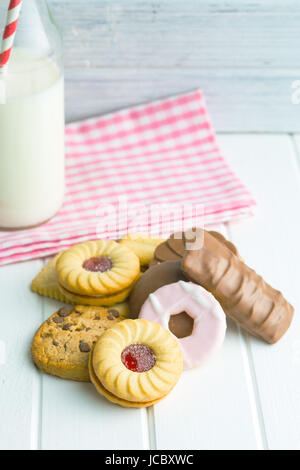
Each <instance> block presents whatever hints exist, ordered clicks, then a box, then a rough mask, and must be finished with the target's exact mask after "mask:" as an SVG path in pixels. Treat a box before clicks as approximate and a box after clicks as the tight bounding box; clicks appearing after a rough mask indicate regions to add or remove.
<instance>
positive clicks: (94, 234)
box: [0, 91, 255, 265]
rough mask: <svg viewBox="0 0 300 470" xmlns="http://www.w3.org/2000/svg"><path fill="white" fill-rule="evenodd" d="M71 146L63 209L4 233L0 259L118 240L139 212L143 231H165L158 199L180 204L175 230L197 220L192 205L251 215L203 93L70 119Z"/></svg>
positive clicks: (206, 212)
mask: <svg viewBox="0 0 300 470" xmlns="http://www.w3.org/2000/svg"><path fill="white" fill-rule="evenodd" d="M66 146H67V147H66V148H67V158H66V195H65V201H64V204H63V206H62V208H61V210H60V212H59V213H58V214H57V215H56V216H55V217H54V218H53V219H52V220H50V221H49V222H48V223H46V224H44V225H42V226H40V227H37V228H33V229H29V230H23V231H19V232H0V265H4V264H8V263H13V262H18V261H23V260H28V259H33V258H39V257H42V256H49V255H52V254H54V253H56V252H58V251H60V250H61V249H64V248H67V247H69V246H71V245H73V244H74V243H79V242H81V241H84V240H93V239H96V238H119V237H120V236H122V234H125V233H126V232H127V231H135V227H136V226H135V224H136V222H137V221H136V219H137V218H138V225H137V226H138V228H139V231H148V233H149V231H151V233H152V234H155V233H157V234H159V232H160V234H161V232H162V231H163V230H161V229H162V224H163V222H162V221H161V220H158V219H157V218H155V216H154V220H153V217H150V216H149V214H150V212H151V209H150V208H151V207H156V205H160V204H161V205H162V206H163V207H164V210H165V211H167V210H168V208H171V207H173V206H174V207H176V208H177V209H176V210H175V211H174V214H175V215H173V219H174V223H175V225H174V226H172V228H175V229H180V228H182V225H181V226H178V224H182V223H183V224H184V227H190V226H193V225H194V221H195V219H193V217H194V215H193V216H192V213H191V207H192V208H194V209H195V208H196V209H195V210H196V212H197V211H198V209H199V207H200V208H202V216H203V223H204V224H211V223H219V222H224V221H229V220H233V219H237V218H241V217H244V216H248V215H250V214H251V212H252V211H251V208H252V207H253V206H254V205H255V201H254V200H253V198H252V196H251V194H250V193H249V191H248V190H247V188H246V187H245V186H244V184H243V183H242V182H241V181H240V180H239V178H238V177H237V176H236V175H235V174H234V172H233V171H232V170H231V168H230V167H229V166H228V164H227V163H226V161H225V159H224V157H223V156H222V154H221V152H220V149H219V148H218V145H217V142H216V137H215V134H214V131H213V129H212V126H211V123H210V120H209V117H208V115H207V110H206V106H205V102H204V99H203V95H202V93H201V91H195V92H192V93H187V94H184V95H180V96H175V97H171V98H167V99H162V100H160V101H156V102H154V103H150V104H146V105H141V106H136V107H134V108H131V109H127V110H123V111H119V112H115V113H112V114H109V115H106V116H101V117H98V118H94V119H89V120H87V121H84V122H78V123H75V124H70V125H68V126H67V128H66ZM183 206H186V207H187V208H188V209H187V210H186V211H185V210H180V207H181V208H182V207H183ZM114 209H116V210H115V211H114ZM200 212H201V211H200ZM138 216H139V217H138ZM116 220H117V222H116ZM176 224H177V225H176ZM171 231H172V230H171Z"/></svg>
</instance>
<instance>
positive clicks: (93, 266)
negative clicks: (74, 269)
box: [82, 256, 113, 273]
mask: <svg viewBox="0 0 300 470" xmlns="http://www.w3.org/2000/svg"><path fill="white" fill-rule="evenodd" d="M112 266H113V264H112V261H111V259H110V258H108V257H107V256H95V257H93V258H89V259H86V260H85V261H84V263H83V264H82V267H83V269H85V270H86V271H92V272H93V273H96V272H100V273H105V272H106V271H109V270H110V269H111V268H112Z"/></svg>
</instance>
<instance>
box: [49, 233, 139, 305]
mask: <svg viewBox="0 0 300 470" xmlns="http://www.w3.org/2000/svg"><path fill="white" fill-rule="evenodd" d="M139 274H140V263H139V259H138V257H137V256H136V254H135V253H134V252H133V251H132V250H130V249H129V248H127V247H126V246H122V245H120V244H119V243H117V242H114V241H111V240H108V241H106V240H97V241H91V242H84V243H80V244H78V245H74V246H73V247H71V248H69V249H68V250H66V251H65V252H64V253H63V254H62V255H61V256H60V257H59V258H58V260H57V263H56V275H57V281H58V285H59V288H60V290H61V291H62V293H63V294H64V295H65V296H66V297H67V298H70V299H71V300H72V296H74V295H75V296H84V298H86V299H87V300H88V301H87V302H84V303H88V304H91V298H93V297H95V299H96V300H97V303H99V302H100V301H101V298H102V297H103V299H104V301H106V299H107V297H111V296H115V295H118V294H122V298H125V296H126V295H128V292H127V290H128V289H130V288H131V287H133V284H134V282H135V281H136V280H137V279H138V277H139ZM115 301H116V299H114V302H115ZM103 305H105V303H104V304H103Z"/></svg>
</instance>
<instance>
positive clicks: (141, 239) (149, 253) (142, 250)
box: [119, 233, 165, 269]
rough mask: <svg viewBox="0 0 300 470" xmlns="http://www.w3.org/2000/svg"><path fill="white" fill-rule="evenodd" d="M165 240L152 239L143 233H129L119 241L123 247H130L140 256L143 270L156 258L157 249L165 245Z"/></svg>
mask: <svg viewBox="0 0 300 470" xmlns="http://www.w3.org/2000/svg"><path fill="white" fill-rule="evenodd" d="M164 241H165V240H164V238H152V237H150V236H149V235H146V234H141V233H129V234H128V235H127V236H126V237H125V238H122V240H120V241H119V243H121V244H122V245H125V246H128V248H130V249H131V250H132V251H134V253H135V254H136V255H137V256H138V258H139V260H140V264H141V268H142V269H143V268H147V267H148V266H149V263H150V261H151V260H152V258H153V256H154V251H155V248H156V247H157V246H158V245H160V244H161V243H163V242H164Z"/></svg>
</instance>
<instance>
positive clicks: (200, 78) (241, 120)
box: [50, 0, 300, 132]
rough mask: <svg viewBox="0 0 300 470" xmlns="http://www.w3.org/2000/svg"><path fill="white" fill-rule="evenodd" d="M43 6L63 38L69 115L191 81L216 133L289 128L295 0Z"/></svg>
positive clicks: (68, 0)
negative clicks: (203, 100) (199, 90)
mask: <svg viewBox="0 0 300 470" xmlns="http://www.w3.org/2000/svg"><path fill="white" fill-rule="evenodd" d="M50 5H51V6H52V8H53V12H54V15H55V17H56V18H57V20H58V23H59V24H60V25H61V27H62V30H63V35H64V41H65V64H66V69H67V86H68V88H67V118H68V120H69V121H70V120H77V119H79V118H82V117H90V116H91V115H96V114H99V113H104V112H108V111H111V110H114V109H118V108H120V107H122V108H123V107H125V106H128V105H132V104H136V103H140V102H143V101H148V100H151V99H155V98H160V97H162V96H167V95H170V94H174V93H179V92H184V91H188V90H191V89H193V88H198V87H201V88H202V89H203V90H204V92H205V96H206V97H207V100H208V104H209V109H210V112H211V114H212V116H213V120H214V125H215V128H216V129H217V130H218V131H226V132H253V131H260V132H283V131H284V132H295V131H298V130H299V126H298V123H299V121H298V109H297V106H293V105H292V103H291V99H292V94H293V92H295V90H294V89H293V88H292V85H293V83H294V82H295V81H296V80H298V75H299V73H298V70H299V65H300V63H299V61H300V58H299V53H298V51H299V49H300V37H299V34H298V30H299V27H298V26H299V17H300V5H299V2H298V1H297V0H285V1H281V2H278V1H277V0H264V1H263V2H262V1H259V0H255V1H253V0H251V1H250V0H243V1H241V0H230V1H228V0H226V1H225V0H220V1H217V2H216V1H215V0H207V1H206V2H200V1H194V0H188V1H187V0H173V1H172V2H170V1H169V0H156V1H154V2H153V1H148V2H141V1H139V0H119V1H114V2H111V1H110V0H103V1H101V2H100V1H99V0H91V1H90V2H88V6H87V2H86V0H75V1H74V0H64V1H61V0H51V1H50ZM78 103H80V106H78ZM274 109H276V112H274Z"/></svg>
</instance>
